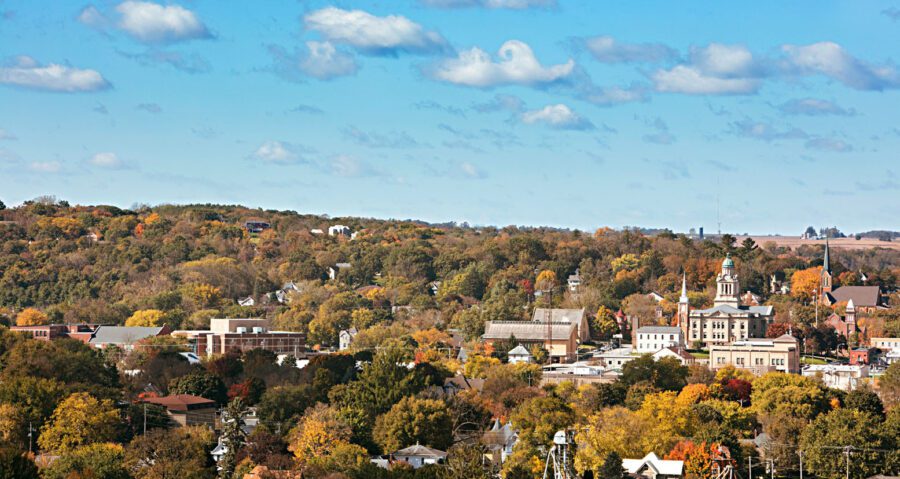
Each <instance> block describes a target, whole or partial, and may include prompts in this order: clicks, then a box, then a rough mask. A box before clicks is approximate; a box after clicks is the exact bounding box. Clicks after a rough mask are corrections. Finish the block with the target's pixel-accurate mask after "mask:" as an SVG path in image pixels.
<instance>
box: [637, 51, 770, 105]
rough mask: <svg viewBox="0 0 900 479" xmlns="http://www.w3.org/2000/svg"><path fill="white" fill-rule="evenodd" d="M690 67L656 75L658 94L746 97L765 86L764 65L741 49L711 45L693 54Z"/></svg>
mask: <svg viewBox="0 0 900 479" xmlns="http://www.w3.org/2000/svg"><path fill="white" fill-rule="evenodd" d="M690 57H691V61H690V63H688V64H682V65H676V66H675V67H673V68H671V69H669V70H658V71H657V72H656V73H654V74H653V81H654V83H655V84H656V90H657V91H661V92H670V93H686V94H689V95H735V94H737V95H741V94H743V95H746V94H752V93H756V92H757V91H758V90H759V88H760V86H761V85H762V78H761V77H762V74H763V68H762V64H761V63H760V62H758V61H757V60H756V59H755V58H754V57H753V54H752V53H751V52H750V50H748V49H747V48H746V47H744V46H742V45H723V44H720V43H711V44H709V45H708V46H706V47H703V48H693V49H692V50H691V55H690Z"/></svg>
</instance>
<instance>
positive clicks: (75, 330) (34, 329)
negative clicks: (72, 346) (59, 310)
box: [9, 324, 97, 343]
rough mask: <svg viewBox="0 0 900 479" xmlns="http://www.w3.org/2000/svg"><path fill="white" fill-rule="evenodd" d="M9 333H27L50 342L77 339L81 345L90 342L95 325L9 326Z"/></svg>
mask: <svg viewBox="0 0 900 479" xmlns="http://www.w3.org/2000/svg"><path fill="white" fill-rule="evenodd" d="M9 329H10V330H11V331H18V332H20V333H29V334H31V337H33V338H34V339H38V340H41V341H50V340H53V339H58V338H72V339H77V340H79V341H81V342H83V343H87V342H88V341H90V340H91V335H93V334H94V331H96V330H97V325H96V324H45V325H41V326H11V327H10V328H9Z"/></svg>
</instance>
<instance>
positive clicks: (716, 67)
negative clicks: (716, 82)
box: [691, 43, 758, 78]
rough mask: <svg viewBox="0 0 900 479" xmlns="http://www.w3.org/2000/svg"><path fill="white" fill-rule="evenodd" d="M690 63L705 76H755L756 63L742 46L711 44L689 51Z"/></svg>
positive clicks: (748, 51)
mask: <svg viewBox="0 0 900 479" xmlns="http://www.w3.org/2000/svg"><path fill="white" fill-rule="evenodd" d="M691 63H692V64H693V65H694V66H695V67H696V68H697V69H699V70H700V71H702V72H703V73H705V74H707V75H715V76H717V77H721V78H740V77H753V76H757V71H756V70H757V68H758V66H757V61H756V60H755V59H754V58H753V53H751V52H750V50H748V49H747V47H745V46H743V45H723V44H721V43H711V44H709V45H707V46H706V47H704V48H693V49H691Z"/></svg>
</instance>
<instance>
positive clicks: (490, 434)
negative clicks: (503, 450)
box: [481, 419, 518, 446]
mask: <svg viewBox="0 0 900 479" xmlns="http://www.w3.org/2000/svg"><path fill="white" fill-rule="evenodd" d="M517 439H518V434H516V431H514V430H513V428H512V427H511V426H510V424H509V422H507V423H506V424H504V425H503V426H500V420H499V419H494V426H493V427H491V429H490V430H489V431H485V433H484V435H483V436H482V437H481V441H482V442H483V443H484V444H486V445H488V446H506V445H510V444H513V443H515V442H516V440H517Z"/></svg>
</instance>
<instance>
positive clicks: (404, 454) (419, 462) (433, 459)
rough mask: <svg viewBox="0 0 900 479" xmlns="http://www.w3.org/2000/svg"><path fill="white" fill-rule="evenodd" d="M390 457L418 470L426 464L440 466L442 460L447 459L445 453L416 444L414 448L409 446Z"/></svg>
mask: <svg viewBox="0 0 900 479" xmlns="http://www.w3.org/2000/svg"><path fill="white" fill-rule="evenodd" d="M391 457H393V458H394V460H395V461H403V462H405V463H407V464H409V465H410V466H412V468H413V469H418V468H420V467H422V466H424V465H427V464H440V463H442V462H444V459H446V458H447V453H446V452H444V451H439V450H437V449H432V448H430V447H426V446H421V445H419V444H416V445H415V446H410V447H407V448H406V449H400V450H399V451H397V452H395V453H393V454H391Z"/></svg>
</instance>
